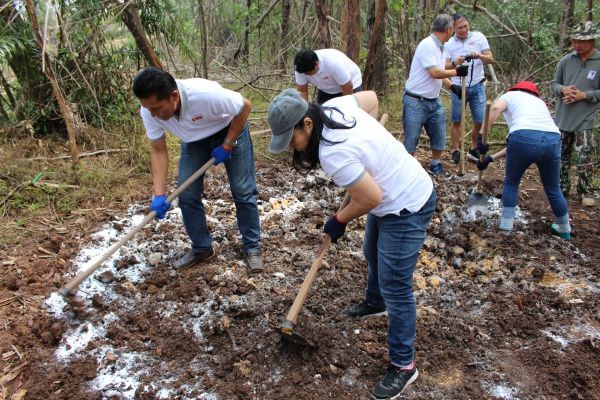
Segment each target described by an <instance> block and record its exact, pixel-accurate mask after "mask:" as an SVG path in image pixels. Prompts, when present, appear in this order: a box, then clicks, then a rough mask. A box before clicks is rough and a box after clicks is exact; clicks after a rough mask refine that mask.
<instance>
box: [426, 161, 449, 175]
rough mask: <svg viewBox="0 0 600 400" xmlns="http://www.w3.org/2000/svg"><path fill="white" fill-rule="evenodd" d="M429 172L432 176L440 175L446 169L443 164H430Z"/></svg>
mask: <svg viewBox="0 0 600 400" xmlns="http://www.w3.org/2000/svg"><path fill="white" fill-rule="evenodd" d="M429 173H430V174H431V175H433V176H440V175H445V174H446V171H445V170H444V166H443V165H442V164H441V163H439V164H431V165H430V166H429Z"/></svg>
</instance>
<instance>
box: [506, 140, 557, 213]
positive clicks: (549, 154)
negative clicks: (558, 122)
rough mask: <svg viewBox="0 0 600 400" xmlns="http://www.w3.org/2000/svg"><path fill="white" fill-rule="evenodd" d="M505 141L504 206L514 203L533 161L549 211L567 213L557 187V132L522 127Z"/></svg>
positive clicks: (513, 204)
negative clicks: (548, 204) (524, 175)
mask: <svg viewBox="0 0 600 400" xmlns="http://www.w3.org/2000/svg"><path fill="white" fill-rule="evenodd" d="M506 142H507V147H506V177H505V179H504V189H503V191H502V205H503V207H516V206H517V201H518V192H519V184H520V183H521V178H522V177H523V174H524V173H525V171H526V170H527V168H529V166H530V165H531V164H535V165H537V168H538V171H539V173H540V178H541V180H542V185H543V186H544V191H545V192H546V197H548V201H549V202H550V207H551V208H552V212H553V213H554V215H555V216H556V217H562V216H564V215H565V214H567V212H568V210H567V202H566V201H565V197H564V196H563V194H562V191H561V190H560V144H561V139H560V134H558V133H554V132H543V131H533V130H528V129H521V130H518V131H515V132H512V133H511V134H510V135H508V139H507V140H506Z"/></svg>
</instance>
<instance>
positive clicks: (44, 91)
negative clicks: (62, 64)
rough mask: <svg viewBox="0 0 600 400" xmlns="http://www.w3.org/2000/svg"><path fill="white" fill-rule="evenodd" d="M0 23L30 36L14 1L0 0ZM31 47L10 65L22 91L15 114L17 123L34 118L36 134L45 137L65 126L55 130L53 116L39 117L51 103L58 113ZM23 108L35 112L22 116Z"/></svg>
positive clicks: (50, 89)
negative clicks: (44, 135)
mask: <svg viewBox="0 0 600 400" xmlns="http://www.w3.org/2000/svg"><path fill="white" fill-rule="evenodd" d="M0 21H2V22H3V23H4V24H5V26H10V28H11V31H12V32H14V34H15V35H27V36H28V35H29V32H30V31H29V29H30V28H29V24H28V23H27V22H26V21H25V20H24V19H23V18H22V16H21V14H20V12H19V11H17V10H16V9H15V8H14V2H13V1H11V0H0ZM32 47H33V45H31V44H30V42H29V40H28V41H27V44H26V48H25V49H24V50H22V49H20V50H18V51H17V52H16V53H14V54H13V55H12V56H11V57H10V59H9V60H8V65H9V66H10V68H11V69H12V71H13V73H14V74H15V77H16V78H17V81H18V82H19V90H18V91H17V93H16V96H15V101H16V105H15V108H14V110H13V111H14V112H15V114H16V117H17V119H18V120H24V119H27V118H31V119H32V121H31V122H32V124H33V127H34V130H35V131H36V132H37V133H40V134H45V133H50V132H52V131H53V130H54V128H64V126H62V125H61V126H56V125H57V124H56V119H55V118H54V115H49V114H50V113H47V114H46V115H43V114H41V113H40V110H44V109H45V108H46V104H47V103H48V99H50V102H51V103H53V104H51V105H50V108H52V110H56V109H57V104H54V102H53V100H52V87H51V86H50V82H49V81H48V78H47V77H46V75H44V73H43V72H42V63H41V62H39V63H38V62H35V61H36V60H37V54H38V53H39V50H37V49H33V48H32ZM23 105H32V106H33V107H26V108H27V109H30V110H32V112H31V113H27V112H23V109H24V107H22V106H23Z"/></svg>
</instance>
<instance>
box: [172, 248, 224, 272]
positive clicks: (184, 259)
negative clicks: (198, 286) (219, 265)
mask: <svg viewBox="0 0 600 400" xmlns="http://www.w3.org/2000/svg"><path fill="white" fill-rule="evenodd" d="M215 254H216V253H215V251H214V250H213V248H212V247H211V248H210V249H208V250H206V251H194V250H188V251H186V252H185V253H183V255H182V256H181V257H179V258H178V259H176V260H175V261H173V264H171V265H172V267H173V268H175V269H184V268H189V267H192V266H194V265H196V264H198V263H201V262H204V261H208V260H210V259H211V258H213V257H214V256H215Z"/></svg>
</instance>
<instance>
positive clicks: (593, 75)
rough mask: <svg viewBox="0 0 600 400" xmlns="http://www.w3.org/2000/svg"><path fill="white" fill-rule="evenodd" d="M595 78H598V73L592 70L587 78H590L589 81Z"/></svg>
mask: <svg viewBox="0 0 600 400" xmlns="http://www.w3.org/2000/svg"><path fill="white" fill-rule="evenodd" d="M595 77H596V71H594V70H590V72H588V76H587V78H588V79H589V80H592V79H594V78H595Z"/></svg>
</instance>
